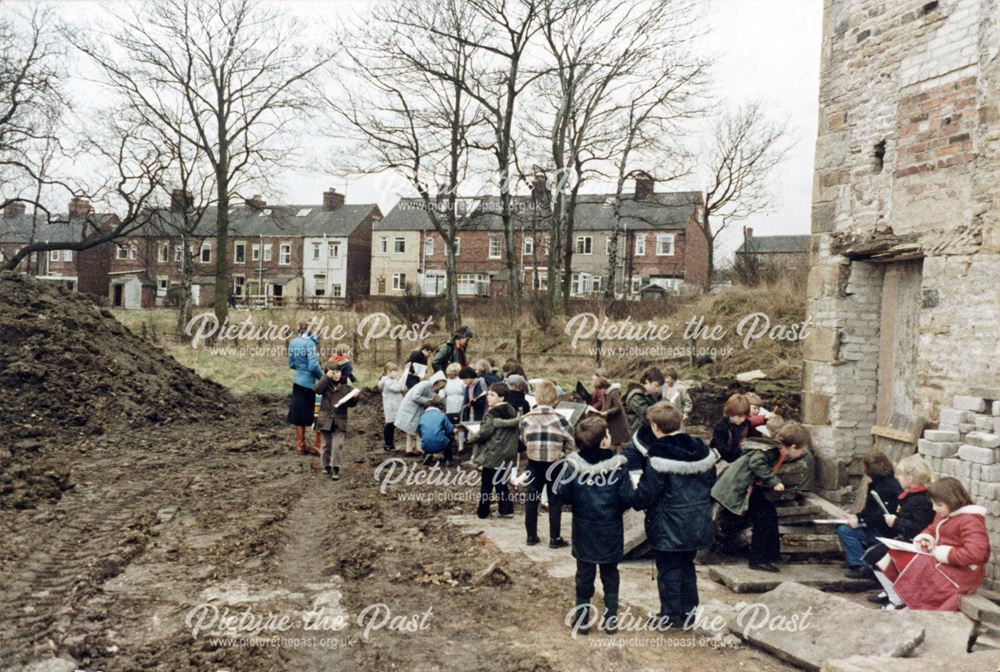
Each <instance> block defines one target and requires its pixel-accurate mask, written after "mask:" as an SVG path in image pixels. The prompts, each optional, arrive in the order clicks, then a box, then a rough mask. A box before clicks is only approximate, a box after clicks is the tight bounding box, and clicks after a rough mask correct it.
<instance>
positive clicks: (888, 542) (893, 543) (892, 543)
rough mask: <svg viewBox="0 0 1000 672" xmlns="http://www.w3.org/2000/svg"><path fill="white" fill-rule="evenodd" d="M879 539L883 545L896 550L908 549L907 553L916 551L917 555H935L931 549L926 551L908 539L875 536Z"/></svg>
mask: <svg viewBox="0 0 1000 672" xmlns="http://www.w3.org/2000/svg"><path fill="white" fill-rule="evenodd" d="M875 538H876V539H878V540H879V541H880V542H881V543H882V545H883V546H885V547H886V548H890V549H892V550H894V551H906V552H907V553H916V554H917V555H934V554H933V553H931V552H930V551H925V550H923V549H922V548H920V547H919V546H917V545H916V544H913V543H910V542H908V541H899V540H898V539H887V538H886V537H875Z"/></svg>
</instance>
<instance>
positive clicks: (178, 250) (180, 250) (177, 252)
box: [129, 245, 184, 261]
mask: <svg viewBox="0 0 1000 672" xmlns="http://www.w3.org/2000/svg"><path fill="white" fill-rule="evenodd" d="M131 253H132V251H131V250H129V256H131ZM183 254H184V247H183V246H182V245H174V261H180V260H181V259H182V257H183Z"/></svg>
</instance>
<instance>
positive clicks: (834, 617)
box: [730, 583, 924, 671]
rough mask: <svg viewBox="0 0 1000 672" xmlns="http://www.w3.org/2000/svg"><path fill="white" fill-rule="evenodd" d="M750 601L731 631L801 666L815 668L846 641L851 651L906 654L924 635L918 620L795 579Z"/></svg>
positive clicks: (839, 653) (839, 650)
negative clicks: (752, 609) (749, 608)
mask: <svg viewBox="0 0 1000 672" xmlns="http://www.w3.org/2000/svg"><path fill="white" fill-rule="evenodd" d="M755 607H756V612H753V613H750V614H749V615H747V610H744V612H743V618H742V619H737V620H736V622H735V623H734V624H733V626H731V628H730V629H731V630H732V631H733V634H735V635H737V636H738V637H740V638H741V639H743V640H744V641H746V642H748V643H750V644H752V645H754V646H757V647H759V648H761V649H764V650H765V651H768V652H770V653H772V654H774V655H776V656H778V657H779V658H782V659H783V660H787V661H788V662H790V663H792V664H793V665H798V666H800V667H802V668H804V669H807V670H815V671H818V670H820V669H821V667H822V666H823V663H824V662H826V661H828V660H833V659H836V658H837V656H842V655H843V654H844V650H845V648H848V647H849V648H850V650H851V651H853V652H854V653H855V654H856V655H867V656H886V657H892V658H896V657H903V656H908V655H911V654H912V653H913V652H914V651H915V650H916V648H917V647H918V646H919V645H920V643H921V642H922V641H923V639H924V629H923V628H922V627H920V626H919V625H916V624H914V623H912V622H908V621H904V620H900V619H892V618H886V616H887V614H886V613H885V612H882V611H880V610H874V609H869V608H867V607H864V606H862V605H860V604H856V603H854V602H851V601H849V600H846V599H844V598H842V597H838V596H836V595H831V594H830V593H824V592H822V591H820V590H816V589H815V588H809V587H807V586H803V585H801V584H798V583H782V584H781V585H779V586H778V587H777V588H775V589H774V590H772V591H770V592H768V593H764V594H762V595H760V596H758V597H757V598H756V600H755ZM881 669H882V670H885V668H884V667H883V668H881Z"/></svg>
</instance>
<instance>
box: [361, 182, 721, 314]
mask: <svg viewBox="0 0 1000 672" xmlns="http://www.w3.org/2000/svg"><path fill="white" fill-rule="evenodd" d="M495 201H496V198H495V197H475V198H462V199H459V202H458V208H459V212H458V214H459V215H460V216H461V217H462V225H461V226H460V228H459V233H458V235H457V237H456V241H455V253H456V262H457V264H456V271H457V282H458V293H459V295H460V296H465V297H475V296H501V295H504V294H505V293H506V291H507V289H506V283H507V280H508V269H507V263H506V259H505V251H504V247H505V245H504V232H503V225H502V222H501V219H500V217H499V215H497V214H496V209H497V207H498V206H497V205H496V202H495ZM613 203H614V199H613V196H612V195H609V194H587V195H581V196H580V198H579V201H578V204H577V207H576V211H575V226H574V233H573V249H574V254H573V261H572V273H573V277H572V287H573V288H572V293H573V295H575V296H580V297H588V296H598V295H602V294H603V293H604V291H605V288H606V287H607V283H608V280H609V251H610V240H611V237H612V231H613V230H614V207H613ZM514 206H515V207H514V210H515V213H516V214H515V225H516V229H517V230H516V233H515V249H516V250H517V255H518V259H517V264H516V267H517V269H518V272H519V273H520V274H521V279H522V284H523V286H525V287H533V288H534V289H535V290H544V289H545V288H546V286H547V281H548V266H549V246H550V243H551V232H550V229H551V223H550V216H549V214H548V212H549V210H548V206H547V205H546V204H544V203H539V199H537V198H534V199H533V198H531V197H521V196H519V197H517V198H516V199H515V202H514ZM701 206H702V196H701V194H700V193H699V192H667V193H656V192H655V191H654V188H653V180H652V178H649V177H648V176H643V177H641V178H640V179H638V180H637V181H636V191H635V192H634V193H632V194H627V195H626V196H624V197H623V200H622V205H621V213H622V219H621V235H620V238H619V248H620V249H619V254H618V259H619V262H618V264H617V266H618V268H617V271H616V278H615V280H616V286H617V287H626V286H627V287H628V294H629V296H630V297H632V298H637V297H638V296H639V295H640V292H641V291H642V290H643V289H644V288H646V287H650V286H657V287H660V288H663V289H665V290H668V291H672V292H680V291H682V290H683V289H684V288H685V287H688V286H690V287H692V288H696V287H700V286H701V285H702V284H703V283H704V281H705V278H706V276H707V273H708V247H707V244H706V242H705V239H704V236H703V235H702V233H701V232H700V230H699V229H698V228H697V219H698V212H699V210H698V209H699V208H700V207H701ZM443 243H444V240H443V238H442V237H441V235H440V234H439V233H438V232H437V231H436V230H435V228H434V226H433V224H432V221H431V217H430V215H429V214H428V212H427V210H426V208H425V207H424V203H423V201H422V200H421V199H403V200H401V201H400V202H399V203H398V204H397V205H396V207H395V208H393V209H392V210H391V211H390V212H389V213H388V214H387V215H386V216H385V218H384V219H383V220H382V221H381V222H378V223H377V224H376V225H375V227H374V229H373V233H372V272H371V293H372V294H373V295H394V294H395V295H399V294H402V293H403V292H404V291H405V289H406V287H407V286H408V285H409V286H411V288H418V289H419V290H420V291H421V292H422V293H425V294H441V293H444V291H445V289H446V285H445V268H446V258H445V250H444V248H443Z"/></svg>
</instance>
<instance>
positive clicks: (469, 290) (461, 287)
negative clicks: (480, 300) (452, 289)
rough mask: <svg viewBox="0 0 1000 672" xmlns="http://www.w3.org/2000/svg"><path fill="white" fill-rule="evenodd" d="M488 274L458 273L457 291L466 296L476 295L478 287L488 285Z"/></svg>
mask: <svg viewBox="0 0 1000 672" xmlns="http://www.w3.org/2000/svg"><path fill="white" fill-rule="evenodd" d="M489 282H490V276H489V275H487V274H486V273H459V274H458V293H459V294H464V295H466V296H476V295H478V294H479V289H480V288H481V287H482V288H483V289H484V290H485V289H486V288H488V287H489Z"/></svg>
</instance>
